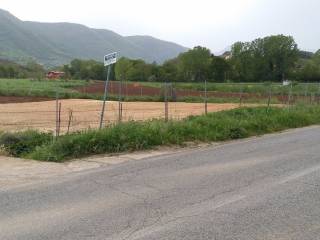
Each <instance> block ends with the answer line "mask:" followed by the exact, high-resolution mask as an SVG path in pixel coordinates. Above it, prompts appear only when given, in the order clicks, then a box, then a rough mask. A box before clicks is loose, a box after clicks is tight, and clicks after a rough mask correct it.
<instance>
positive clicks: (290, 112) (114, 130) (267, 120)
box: [0, 105, 320, 162]
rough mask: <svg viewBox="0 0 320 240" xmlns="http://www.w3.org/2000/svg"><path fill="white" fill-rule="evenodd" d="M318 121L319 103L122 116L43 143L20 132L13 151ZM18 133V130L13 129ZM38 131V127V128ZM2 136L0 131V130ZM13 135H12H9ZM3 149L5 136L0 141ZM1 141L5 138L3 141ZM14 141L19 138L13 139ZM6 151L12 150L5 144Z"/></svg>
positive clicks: (96, 146) (130, 147)
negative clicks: (176, 116)
mask: <svg viewBox="0 0 320 240" xmlns="http://www.w3.org/2000/svg"><path fill="white" fill-rule="evenodd" d="M318 123H320V106H315V105H314V106H294V107H291V108H290V109H288V108H270V109H269V110H268V109H267V108H265V107H256V108H241V109H235V110H229V111H223V112H218V113H211V114H208V115H204V116H194V117H189V118H187V119H185V120H182V121H169V122H164V121H161V120H153V121H147V122H128V123H122V124H119V125H114V126H112V127H108V128H105V129H103V130H88V131H84V132H78V133H73V134H70V135H64V136H61V137H59V138H58V139H57V140H56V141H52V140H48V139H50V137H52V136H49V137H48V136H46V138H45V139H47V140H46V141H44V143H39V141H32V139H33V137H34V136H35V137H38V136H37V134H34V133H32V134H27V135H28V136H31V137H30V139H29V138H28V137H27V138H26V137H22V138H21V137H20V138H18V139H22V140H21V141H26V140H25V139H28V140H27V142H28V143H29V144H28V147H27V148H25V147H24V145H23V147H22V148H21V147H19V149H23V151H20V150H19V151H18V154H17V155H18V156H22V157H26V158H30V159H36V160H42V161H55V162H63V161H66V160H68V159H73V158H78V157H84V156H89V155H92V154H102V153H119V152H125V151H135V150H142V149H150V148H153V147H155V146H160V145H173V144H174V145H177V144H178V145H183V144H184V143H185V142H190V141H196V142H212V141H226V140H230V139H240V138H246V137H249V136H254V135H261V134H265V133H271V132H276V131H281V130H284V129H289V128H297V127H303V126H308V125H312V124H318ZM19 134H20V135H21V134H22V135H23V133H19ZM38 134H40V133H38ZM2 136H3V135H2ZM0 138H2V137H0ZM15 139H17V138H15ZM0 142H2V145H4V148H5V149H9V148H10V146H11V145H10V141H2V140H1V141H0ZM3 142H5V143H8V142H9V143H8V144H3ZM14 143H15V146H20V145H19V144H18V143H19V140H18V141H14ZM11 152H14V153H15V152H17V151H13V150H11Z"/></svg>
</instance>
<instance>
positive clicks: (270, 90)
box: [267, 84, 272, 111]
mask: <svg viewBox="0 0 320 240" xmlns="http://www.w3.org/2000/svg"><path fill="white" fill-rule="evenodd" d="M271 94H272V85H271V84H270V88H269V96H268V107H267V111H269V108H270V103H271Z"/></svg>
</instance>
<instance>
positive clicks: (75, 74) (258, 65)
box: [0, 35, 320, 82]
mask: <svg viewBox="0 0 320 240" xmlns="http://www.w3.org/2000/svg"><path fill="white" fill-rule="evenodd" d="M56 70H60V71H63V72H65V75H64V78H66V79H84V80H91V79H93V80H104V79H105V78H106V68H105V67H104V66H103V63H102V62H97V61H94V60H80V59H75V60H73V61H71V62H70V63H69V64H66V65H63V66H61V67H59V68H58V69H56ZM44 75H45V69H44V68H43V67H42V66H41V65H39V64H37V63H35V62H30V63H28V64H26V65H25V66H20V65H18V64H14V63H11V62H5V61H2V62H1V61H0V77H2V78H10V77H12V78H14V77H15V78H24V77H33V78H39V77H41V76H44ZM111 79H114V80H125V81H158V82H164V81H167V82H201V81H204V79H206V80H207V81H211V82H228V81H230V82H263V81H278V82H279V81H282V80H285V79H289V80H295V81H320V50H318V51H317V52H316V53H311V52H306V51H300V50H299V49H298V46H297V44H296V42H295V40H294V39H293V38H292V37H291V36H284V35H276V36H268V37H265V38H259V39H256V40H254V41H252V42H237V43H235V44H233V45H232V47H231V51H229V52H226V53H225V54H223V55H222V56H214V54H212V53H211V51H210V50H209V49H207V48H205V47H201V46H197V47H195V48H193V49H190V50H189V51H187V52H185V53H181V54H180V55H179V56H178V57H176V58H174V59H171V60H168V61H166V62H164V63H163V64H161V65H159V64H157V63H155V62H154V63H146V62H145V61H143V60H132V59H128V58H124V57H122V58H120V59H119V60H118V62H117V63H116V65H115V67H113V68H112V72H111Z"/></svg>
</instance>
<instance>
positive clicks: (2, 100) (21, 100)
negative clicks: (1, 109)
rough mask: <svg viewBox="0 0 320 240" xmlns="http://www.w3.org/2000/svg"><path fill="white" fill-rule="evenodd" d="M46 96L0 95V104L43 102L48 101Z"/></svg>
mask: <svg viewBox="0 0 320 240" xmlns="http://www.w3.org/2000/svg"><path fill="white" fill-rule="evenodd" d="M50 100H51V99H50V98H46V97H16V96H0V104H5V103H24V102H43V101H50Z"/></svg>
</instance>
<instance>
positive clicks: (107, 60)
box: [104, 52, 117, 66]
mask: <svg viewBox="0 0 320 240" xmlns="http://www.w3.org/2000/svg"><path fill="white" fill-rule="evenodd" d="M116 62H117V53H116V52H114V53H110V54H108V55H105V56H104V66H108V65H111V64H115V63H116Z"/></svg>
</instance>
